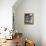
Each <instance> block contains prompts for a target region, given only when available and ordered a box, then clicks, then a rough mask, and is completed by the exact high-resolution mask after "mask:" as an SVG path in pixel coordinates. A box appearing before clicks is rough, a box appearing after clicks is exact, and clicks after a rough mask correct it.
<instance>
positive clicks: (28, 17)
mask: <svg viewBox="0 0 46 46" xmlns="http://www.w3.org/2000/svg"><path fill="white" fill-rule="evenodd" d="M24 23H25V24H34V15H33V13H25V14H24Z"/></svg>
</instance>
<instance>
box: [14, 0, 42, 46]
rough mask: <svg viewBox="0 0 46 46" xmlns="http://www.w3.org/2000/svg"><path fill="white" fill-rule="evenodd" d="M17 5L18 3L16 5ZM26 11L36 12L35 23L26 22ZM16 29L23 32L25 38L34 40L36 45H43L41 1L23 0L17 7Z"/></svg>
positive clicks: (15, 12) (15, 14)
mask: <svg viewBox="0 0 46 46" xmlns="http://www.w3.org/2000/svg"><path fill="white" fill-rule="evenodd" d="M14 6H16V5H14ZM24 13H34V24H33V25H31V24H29V25H28V24H27V25H26V24H24ZM14 16H15V29H17V30H18V32H22V33H23V37H24V38H28V39H31V40H34V41H35V43H36V46H41V34H40V32H41V18H40V17H41V1H40V0H23V1H22V2H21V3H20V5H18V6H17V8H16V9H15V7H14Z"/></svg>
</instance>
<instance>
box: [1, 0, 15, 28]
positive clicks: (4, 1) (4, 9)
mask: <svg viewBox="0 0 46 46" xmlns="http://www.w3.org/2000/svg"><path fill="white" fill-rule="evenodd" d="M15 2H16V0H0V27H7V28H9V29H11V28H12V6H13V5H14V3H15Z"/></svg>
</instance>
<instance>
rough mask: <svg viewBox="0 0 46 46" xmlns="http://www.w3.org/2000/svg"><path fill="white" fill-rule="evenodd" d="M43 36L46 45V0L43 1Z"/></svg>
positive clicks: (44, 45) (43, 44)
mask: <svg viewBox="0 0 46 46" xmlns="http://www.w3.org/2000/svg"><path fill="white" fill-rule="evenodd" d="M41 38H42V46H46V0H42V1H41Z"/></svg>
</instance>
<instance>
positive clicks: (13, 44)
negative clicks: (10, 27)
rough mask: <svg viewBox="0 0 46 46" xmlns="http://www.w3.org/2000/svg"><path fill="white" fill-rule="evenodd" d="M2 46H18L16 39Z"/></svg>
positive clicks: (7, 41)
mask: <svg viewBox="0 0 46 46" xmlns="http://www.w3.org/2000/svg"><path fill="white" fill-rule="evenodd" d="M0 46H16V44H15V39H13V40H6V42H4V43H2V44H1V45H0Z"/></svg>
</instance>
